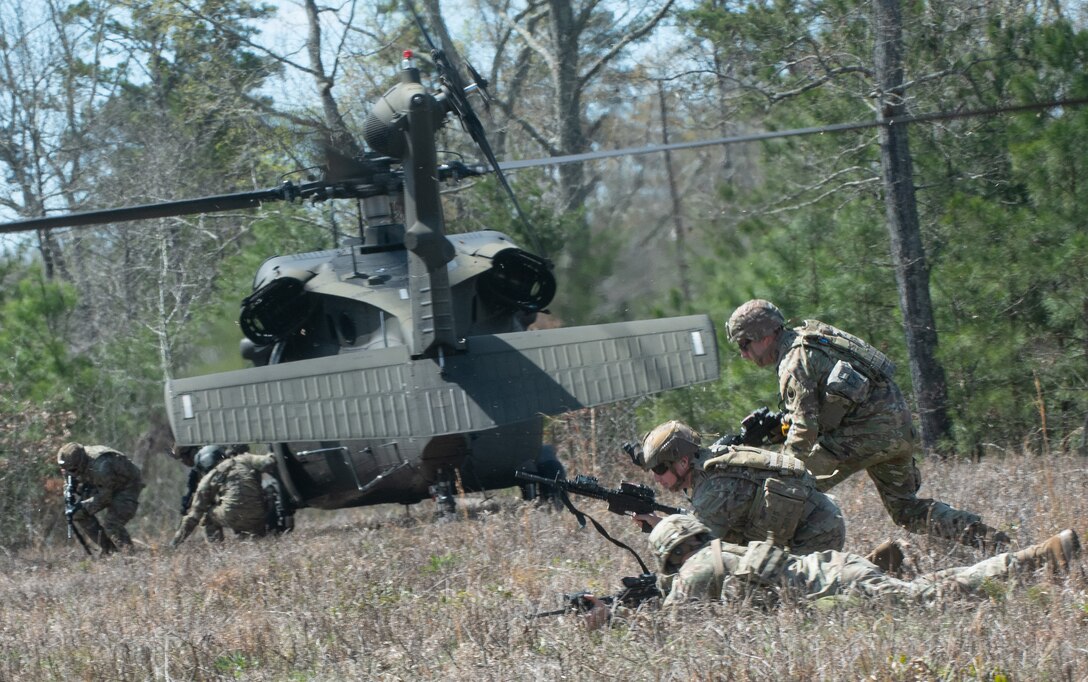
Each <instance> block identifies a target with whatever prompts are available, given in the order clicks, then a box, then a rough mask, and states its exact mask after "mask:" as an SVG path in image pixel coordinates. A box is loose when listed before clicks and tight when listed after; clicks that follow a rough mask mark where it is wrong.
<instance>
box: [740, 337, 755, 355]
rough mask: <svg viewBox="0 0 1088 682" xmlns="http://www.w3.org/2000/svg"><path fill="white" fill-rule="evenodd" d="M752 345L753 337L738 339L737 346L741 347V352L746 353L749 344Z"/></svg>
mask: <svg viewBox="0 0 1088 682" xmlns="http://www.w3.org/2000/svg"><path fill="white" fill-rule="evenodd" d="M751 345H752V340H751V339H741V340H740V341H737V346H738V347H740V352H742V353H744V352H747V351H748V346H751Z"/></svg>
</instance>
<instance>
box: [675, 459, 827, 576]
mask: <svg viewBox="0 0 1088 682" xmlns="http://www.w3.org/2000/svg"><path fill="white" fill-rule="evenodd" d="M704 458H705V459H704ZM700 461H701V466H700V467H699V468H697V469H696V470H695V471H694V472H693V475H692V495H691V503H692V506H693V507H694V512H695V515H696V516H697V517H698V518H699V520H700V521H702V522H703V523H705V524H706V525H707V526H708V527H709V528H710V530H711V532H712V533H713V534H714V535H715V537H718V538H721V539H722V540H725V541H727V542H736V543H741V544H743V543H747V542H751V541H753V540H766V539H767V536H768V533H774V537H775V541H776V542H777V543H780V544H782V545H784V546H788V547H789V548H790V551H792V552H795V553H796V554H808V553H809V552H817V551H820V550H825V549H842V546H843V543H844V542H845V541H846V524H845V522H844V521H843V517H842V512H841V511H840V510H839V507H838V505H836V504H835V502H834V500H832V499H831V498H830V497H828V496H827V495H826V494H824V493H823V492H821V491H819V490H817V489H816V481H815V479H813V477H812V476H811V475H809V474H808V472H806V471H805V467H804V464H802V463H801V462H800V461H799V460H797V459H795V458H793V457H787V456H785V455H781V454H778V453H774V452H769V451H767V450H760V449H758V448H751V447H744V446H737V447H725V448H723V449H720V450H717V451H710V452H706V454H705V455H704V457H701V458H700Z"/></svg>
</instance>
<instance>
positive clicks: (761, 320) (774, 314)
mask: <svg viewBox="0 0 1088 682" xmlns="http://www.w3.org/2000/svg"><path fill="white" fill-rule="evenodd" d="M785 326H786V318H785V316H783V315H782V311H781V310H779V309H778V307H777V306H776V305H775V304H773V303H771V302H770V301H765V300H763V299H761V298H756V299H753V300H751V301H746V302H745V303H742V304H741V305H740V307H738V308H737V309H736V310H734V311H733V314H732V315H730V316H729V321H728V322H726V323H725V333H726V335H727V336H728V337H729V341H730V342H731V343H736V342H738V341H741V340H744V339H748V340H749V341H759V340H760V339H762V338H764V337H766V336H770V335H771V334H773V333H775V332H776V331H778V330H779V329H782V328H783V327H785Z"/></svg>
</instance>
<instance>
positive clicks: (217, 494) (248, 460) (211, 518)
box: [170, 454, 276, 547]
mask: <svg viewBox="0 0 1088 682" xmlns="http://www.w3.org/2000/svg"><path fill="white" fill-rule="evenodd" d="M275 470H276V458H275V457H274V456H273V455H271V454H266V455H254V454H243V455H238V456H236V457H233V458H230V459H226V460H223V461H222V462H220V463H219V464H217V465H216V466H215V468H214V469H212V470H211V471H210V472H208V474H207V475H205V476H204V478H202V479H201V481H200V484H199V485H198V486H197V489H196V493H194V495H193V500H192V506H191V507H190V509H189V512H188V513H187V514H186V515H185V518H183V519H182V520H181V525H180V526H179V527H178V530H177V533H175V534H174V539H173V540H172V541H171V543H170V544H171V545H172V546H175V547H176V546H177V545H179V544H181V543H182V542H184V541H185V538H187V537H189V534H190V533H192V532H193V530H194V529H195V528H196V526H197V524H202V525H203V526H204V533H205V535H206V536H207V538H208V539H209V540H221V539H222V538H223V528H224V527H227V528H230V529H232V530H234V532H235V533H238V534H245V535H254V536H263V535H265V534H266V533H267V532H268V530H269V523H268V512H269V504H268V500H267V499H266V495H265V491H264V488H263V487H262V484H261V479H262V476H261V475H262V474H264V473H269V474H271V473H273V472H274V471H275Z"/></svg>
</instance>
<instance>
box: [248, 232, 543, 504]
mask: <svg viewBox="0 0 1088 682" xmlns="http://www.w3.org/2000/svg"><path fill="white" fill-rule="evenodd" d="M447 239H448V240H449V241H450V243H451V244H452V245H453V247H454V249H455V253H456V255H455V257H454V259H453V260H451V261H450V262H449V264H448V265H447V269H448V273H449V280H450V291H451V297H452V305H453V311H454V315H453V318H454V320H456V321H457V325H458V326H457V327H456V328H455V332H456V335H457V338H459V339H463V338H468V337H473V336H481V335H492V334H502V333H510V332H519V331H524V330H525V329H526V327H527V325H528V324H530V323H531V322H532V321H533V318H534V317H535V312H534V310H533V308H535V307H536V306H537V305H539V304H540V303H541V302H544V303H546V301H547V299H550V297H551V294H552V293H553V292H554V289H555V282H554V279H553V278H552V275H551V273H550V272H549V270H548V268H547V267H546V264H545V263H544V262H543V261H542V260H541V259H539V258H537V257H535V256H532V255H531V254H528V253H527V252H525V251H522V250H520V249H518V248H517V246H516V245H515V244H513V242H512V241H511V240H510V239H509V237H507V236H506V235H504V234H502V233H500V232H495V231H482V232H473V233H467V234H457V235H451V236H449V237H447ZM287 282H291V284H290V285H286V283H287ZM295 282H297V284H295ZM254 290H255V292H256V293H255V295H254V296H251V297H249V298H247V299H246V303H245V304H243V312H242V319H243V326H244V327H247V326H248V327H254V328H259V329H262V330H270V331H271V332H272V333H275V334H280V335H282V334H284V332H285V331H287V330H289V332H288V333H287V334H286V335H285V336H281V337H280V338H279V339H278V340H276V341H274V342H273V343H270V344H266V345H264V346H256V345H254V344H253V343H252V342H250V343H248V344H244V346H243V354H244V355H245V356H246V357H248V358H249V359H251V360H253V361H254V363H255V364H258V365H261V364H281V363H289V362H296V361H299V360H310V359H314V358H320V357H326V356H330V355H337V354H351V353H360V352H370V351H375V350H378V349H385V348H392V347H403V346H406V345H407V344H406V339H407V338H410V336H411V333H412V330H411V328H410V325H411V324H412V318H411V311H410V309H409V306H408V293H407V291H408V263H407V252H406V250H405V249H404V248H398V247H396V246H393V247H389V248H387V247H369V248H368V247H366V246H360V245H357V244H353V245H348V246H345V247H342V248H339V249H331V250H327V251H319V252H312V253H305V254H296V255H291V256H278V257H273V258H270V259H268V260H267V261H266V262H265V263H264V264H263V265H262V266H261V268H260V269H259V270H258V272H257V275H256V277H255V280H254ZM262 292H264V293H262ZM273 448H274V450H275V451H276V453H277V454H278V455H279V458H280V460H281V462H282V463H283V471H282V472H281V473H282V474H283V475H284V478H285V479H286V480H285V484H286V485H287V487H288V489H289V490H291V491H292V493H293V494H294V496H295V497H296V500H295V501H296V504H306V505H309V506H314V507H321V508H340V507H350V506H356V505H363V504H376V503H383V502H402V503H411V502H416V501H419V500H421V499H424V498H426V497H428V496H429V495H430V494H431V492H432V487H433V486H434V484H435V483H436V481H440V480H444V479H451V480H452V478H453V475H454V473H456V476H457V478H458V479H459V480H460V482H461V487H462V488H463V489H465V490H487V489H494V488H505V487H510V486H513V485H515V484H516V481H515V479H514V477H513V472H514V471H515V470H516V469H519V468H528V469H530V470H535V469H537V464H538V460H541V458H543V460H542V461H541V462H540V463H541V464H542V465H543V466H544V467H545V468H546V469H547V468H550V469H551V470H554V469H555V468H556V467H557V466H558V462H557V460H555V457H554V454H553V453H552V451H551V449H550V448H545V447H543V419H542V418H541V417H539V416H538V417H534V418H531V419H528V420H526V421H522V422H518V423H514V424H507V425H503V426H500V427H497V428H493V429H487V430H483V431H478V432H471V433H454V434H444V435H440V436H435V437H430V438H392V439H390V438H381V439H362V440H350V441H343V442H340V441H319V442H313V441H311V442H293V443H276V444H274V445H273ZM512 461H514V462H515V464H516V465H514V466H512V465H511V462H512Z"/></svg>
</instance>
